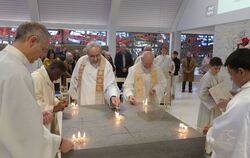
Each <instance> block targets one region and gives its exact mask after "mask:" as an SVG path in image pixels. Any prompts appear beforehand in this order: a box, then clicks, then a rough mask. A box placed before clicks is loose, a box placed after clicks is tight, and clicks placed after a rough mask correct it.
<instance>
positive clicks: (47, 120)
mask: <svg viewBox="0 0 250 158" xmlns="http://www.w3.org/2000/svg"><path fill="white" fill-rule="evenodd" d="M53 119H54V118H53V114H52V113H51V112H49V111H44V112H43V124H44V125H47V124H49V123H51V122H52V120H53Z"/></svg>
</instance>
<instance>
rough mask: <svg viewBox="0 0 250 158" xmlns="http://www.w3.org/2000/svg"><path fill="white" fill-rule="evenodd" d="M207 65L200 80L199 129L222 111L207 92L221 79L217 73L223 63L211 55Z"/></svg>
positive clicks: (209, 151)
mask: <svg viewBox="0 0 250 158" xmlns="http://www.w3.org/2000/svg"><path fill="white" fill-rule="evenodd" d="M209 65H210V66H209V67H210V68H209V70H208V71H207V73H206V74H205V75H204V76H203V77H202V78H201V80H200V90H199V98H200V108H199V113H198V121H197V127H198V129H200V130H201V131H203V129H205V128H207V127H210V126H211V125H212V121H213V120H214V119H215V118H216V117H218V116H219V115H220V114H221V113H222V111H221V110H220V108H219V107H218V106H217V105H216V103H215V101H214V99H213V98H212V96H211V94H210V93H209V89H210V88H212V87H214V86H216V85H217V84H219V83H221V82H222V81H223V77H222V76H220V75H219V72H220V69H221V66H222V65H223V63H222V61H221V59H220V58H218V57H213V58H212V59H211V60H210V62H209ZM206 152H207V153H208V154H209V153H211V148H210V146H209V145H206Z"/></svg>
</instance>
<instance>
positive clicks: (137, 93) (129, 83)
mask: <svg viewBox="0 0 250 158" xmlns="http://www.w3.org/2000/svg"><path fill="white" fill-rule="evenodd" d="M153 61H154V54H153V53H152V52H151V51H145V52H143V54H142V58H141V61H140V62H138V63H137V64H135V65H134V66H132V67H130V68H129V72H128V76H127V78H126V80H125V83H124V92H123V94H124V97H125V100H126V101H128V102H130V103H131V104H133V105H134V104H137V103H142V101H143V100H145V99H146V98H147V100H148V101H149V103H150V104H159V103H160V101H161V99H162V97H163V96H164V90H165V85H166V84H165V83H166V79H165V77H164V74H163V73H162V71H161V70H160V68H159V67H158V66H157V65H155V64H154V63H153Z"/></svg>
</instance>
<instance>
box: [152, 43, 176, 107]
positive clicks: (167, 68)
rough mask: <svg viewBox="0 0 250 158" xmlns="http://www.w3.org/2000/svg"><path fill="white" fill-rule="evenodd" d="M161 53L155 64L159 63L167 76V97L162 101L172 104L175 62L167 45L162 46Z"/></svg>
mask: <svg viewBox="0 0 250 158" xmlns="http://www.w3.org/2000/svg"><path fill="white" fill-rule="evenodd" d="M160 52H161V54H160V55H158V56H157V57H156V58H155V64H156V65H158V66H159V67H160V68H161V70H162V72H163V74H164V76H165V78H166V83H165V84H166V89H165V97H164V99H163V100H162V101H161V103H162V104H164V105H170V104H171V87H172V76H173V74H174V71H175V64H174V62H173V60H172V58H171V56H170V55H168V49H167V48H166V47H161V50H160Z"/></svg>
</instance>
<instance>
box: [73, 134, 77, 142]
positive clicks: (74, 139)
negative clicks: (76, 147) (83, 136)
mask: <svg viewBox="0 0 250 158" xmlns="http://www.w3.org/2000/svg"><path fill="white" fill-rule="evenodd" d="M72 142H73V143H74V144H75V143H76V142H77V140H76V135H75V134H73V135H72Z"/></svg>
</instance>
